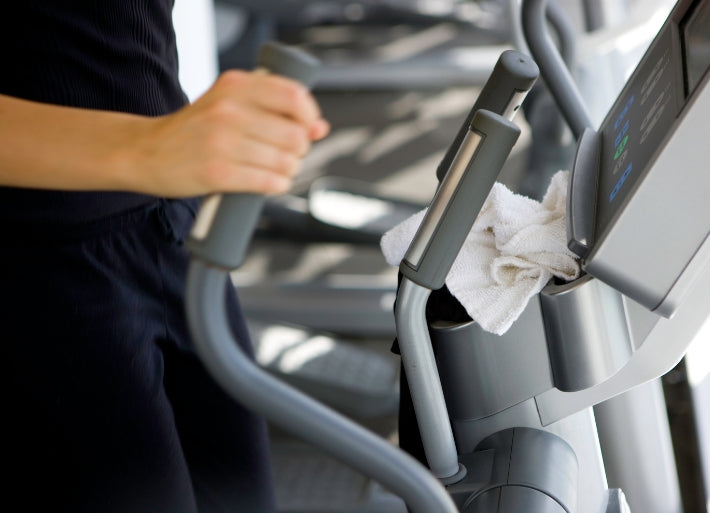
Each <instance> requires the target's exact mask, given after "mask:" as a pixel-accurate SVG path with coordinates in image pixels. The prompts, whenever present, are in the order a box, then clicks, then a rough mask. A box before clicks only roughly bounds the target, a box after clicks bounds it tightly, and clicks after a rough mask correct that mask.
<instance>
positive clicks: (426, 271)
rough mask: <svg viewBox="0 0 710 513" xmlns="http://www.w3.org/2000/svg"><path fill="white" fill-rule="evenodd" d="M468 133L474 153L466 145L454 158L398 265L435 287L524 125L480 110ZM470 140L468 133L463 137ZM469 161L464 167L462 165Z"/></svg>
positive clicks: (441, 282)
mask: <svg viewBox="0 0 710 513" xmlns="http://www.w3.org/2000/svg"><path fill="white" fill-rule="evenodd" d="M470 133H471V134H476V135H474V137H476V138H478V144H477V146H476V148H475V153H473V155H472V157H471V158H470V159H468V158H465V159H464V161H462V158H463V157H462V154H463V153H464V151H463V150H462V151H459V152H458V153H457V155H456V157H455V158H454V160H453V162H452V165H451V170H452V171H453V172H447V173H446V175H445V178H444V181H443V182H442V184H441V186H440V187H439V189H438V191H437V193H436V195H435V196H434V199H433V200H432V202H431V205H430V206H429V210H428V211H427V213H426V215H425V216H424V219H423V220H422V224H421V225H420V227H419V230H418V231H417V233H416V235H415V236H414V240H413V241H412V243H411V245H410V246H409V249H408V250H407V253H406V254H405V257H404V260H402V263H401V265H400V267H399V270H400V271H401V272H402V274H403V275H404V276H406V277H407V278H409V279H410V280H411V281H413V282H414V283H417V284H418V285H421V286H422V287H426V288H428V289H430V290H436V289H439V288H441V287H442V286H443V285H444V281H445V279H446V275H447V274H448V272H449V269H451V265H452V264H453V262H454V260H455V259H456V256H457V255H458V253H459V251H460V249H461V246H462V245H463V242H464V240H465V239H466V236H467V235H468V232H469V231H470V230H471V226H473V222H474V221H475V219H476V217H477V216H478V213H479V212H480V210H481V207H482V206H483V202H484V201H485V200H486V198H487V197H488V194H489V193H490V190H491V188H492V187H493V184H494V183H495V181H496V178H498V174H499V173H500V170H501V168H502V167H503V164H504V163H505V161H506V159H507V158H508V155H509V153H510V151H511V150H512V148H513V145H514V144H515V142H516V141H517V140H518V136H519V135H520V128H518V126H517V125H515V124H514V123H513V122H511V121H509V120H507V119H506V118H504V117H503V116H500V115H498V114H495V113H493V112H490V111H487V110H479V111H477V112H476V113H475V114H474V116H473V120H472V121H471V127H470ZM464 140H466V139H464ZM462 166H465V169H463V171H462V172H458V171H457V170H456V168H458V170H459V171H460V170H461V167H462Z"/></svg>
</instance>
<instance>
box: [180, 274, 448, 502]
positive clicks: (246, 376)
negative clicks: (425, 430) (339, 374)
mask: <svg viewBox="0 0 710 513" xmlns="http://www.w3.org/2000/svg"><path fill="white" fill-rule="evenodd" d="M228 285H229V273H228V272H227V271H224V270H221V269H217V268H215V267H211V266H208V265H207V264H205V263H204V262H202V261H199V260H193V262H192V263H191V264H190V269H189V272H188V282H187V294H186V307H187V317H188V322H189V325H190V329H191V333H192V337H193V339H194V342H195V346H196V348H197V352H198V355H199V356H200V358H201V359H202V361H203V363H204V364H205V366H206V367H207V369H208V370H209V371H210V372H211V373H212V375H213V376H214V378H215V379H216V380H217V382H218V383H220V385H221V386H222V387H223V388H224V389H225V390H226V391H227V392H228V393H229V394H230V395H231V396H232V397H234V398H235V399H236V400H237V401H239V402H240V403H241V404H243V405H244V406H246V407H247V408H249V409H251V410H253V411H254V412H256V413H258V414H260V415H262V416H264V417H265V418H266V419H267V420H268V421H269V422H272V423H274V424H276V425H278V426H279V427H281V428H282V429H284V430H286V431H289V432H291V433H293V434H294V435H296V436H298V437H300V438H301V439H303V440H305V441H307V442H309V443H311V444H313V445H315V446H317V447H319V448H321V449H323V450H325V451H326V452H328V453H329V454H331V455H333V456H334V457H336V458H337V459H339V460H341V461H343V462H345V463H346V464H348V465H350V466H352V467H353V468H355V469H357V470H359V471H360V472H362V473H363V474H365V475H367V476H370V477H372V478H373V479H375V480H376V481H378V482H380V483H381V484H382V485H383V486H385V487H386V488H387V489H389V490H391V491H392V492H393V493H396V494H398V495H399V496H400V497H402V498H403V499H404V501H405V502H406V503H407V505H408V506H409V508H410V510H411V511H413V512H416V513H433V512H440V513H456V511H457V509H456V506H455V504H454V503H453V501H452V500H451V497H449V495H448V493H447V492H446V489H445V488H444V487H443V486H442V484H441V483H440V482H439V481H438V480H436V479H435V478H434V476H432V475H431V473H430V472H429V471H428V470H427V469H426V468H425V467H424V466H423V465H421V464H420V463H419V462H418V461H416V460H415V459H414V458H412V457H411V456H409V455H408V454H406V453H404V452H402V451H400V450H399V449H397V448H396V447H394V446H392V445H391V444H389V443H388V442H386V441H385V440H383V439H382V438H380V437H378V436H376V435H375V434H373V433H371V432H370V431H368V430H366V429H365V428H363V427H361V426H359V425H357V424H355V423H354V422H352V421H350V420H348V419H347V418H345V417H343V416H342V415H340V414H338V413H336V412H334V411H333V410H331V409H329V408H327V407H325V406H323V405H322V404H320V403H318V402H316V401H315V400H313V399H311V398H310V397H308V396H306V395H304V394H302V393H300V392H298V391H297V390H295V389H293V388H291V387H289V386H287V385H285V384H284V383H282V382H281V381H279V380H278V379H276V378H274V377H273V376H270V375H269V374H267V373H266V372H264V371H263V370H261V369H260V368H259V367H258V366H257V365H256V364H254V362H252V361H251V360H250V359H249V358H248V357H247V356H246V355H245V354H244V353H243V352H242V351H241V349H240V348H239V346H238V345H237V343H236V341H235V340H234V338H233V336H232V334H231V332H230V329H229V323H228V318H227V313H226V309H225V307H224V292H225V287H227V286H228ZM230 286H231V285H230Z"/></svg>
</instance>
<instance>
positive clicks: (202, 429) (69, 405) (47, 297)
mask: <svg viewBox="0 0 710 513" xmlns="http://www.w3.org/2000/svg"><path fill="white" fill-rule="evenodd" d="M193 214H194V203H192V202H187V201H160V202H156V203H155V204H153V205H150V206H146V207H141V208H139V209H136V210H133V211H131V212H128V213H124V214H121V215H118V216H114V217H111V218H108V219H104V220H101V221H98V222H92V223H88V224H85V225H82V226H76V225H74V226H70V227H66V226H63V227H62V226H55V225H54V224H53V223H48V225H46V226H41V227H40V226H36V227H33V228H32V229H23V230H15V233H14V234H12V233H11V236H10V237H8V238H6V240H4V241H3V242H2V244H1V245H0V272H1V273H2V279H0V292H1V294H0V347H2V354H1V358H0V361H1V362H2V363H1V365H2V375H3V377H2V380H3V387H2V393H3V400H2V405H1V407H2V423H3V424H4V429H3V431H4V432H5V433H6V434H5V435H4V436H3V438H2V442H0V443H1V444H2V458H1V459H0V461H2V466H3V467H4V470H5V472H4V473H3V475H4V476H5V477H4V478H3V481H4V484H5V486H3V489H4V490H5V491H4V492H3V502H4V503H6V504H13V503H14V504H16V505H18V506H19V509H21V510H24V511H72V512H75V513H78V512H91V513H104V512H114V511H115V512H119V511H120V512H126V513H128V512H130V513H141V512H146V513H148V512H150V513H158V512H160V513H183V512H185V513H194V512H196V511H198V510H199V511H200V512H201V513H212V512H232V513H234V512H241V511H244V512H249V513H251V512H255V513H256V512H270V511H273V510H274V509H275V508H274V505H273V496H272V490H271V475H270V470H269V464H268V445H267V444H268V442H267V435H266V427H265V424H264V423H263V422H262V421H261V420H260V419H258V418H257V417H255V416H254V415H252V414H251V413H250V412H248V411H246V410H245V409H244V408H242V407H241V406H239V405H237V404H236V403H234V402H233V401H232V400H231V399H230V398H229V397H227V396H226V394H224V393H223V392H222V390H221V389H220V388H219V387H218V386H217V385H216V384H215V383H214V382H213V381H212V379H211V377H210V376H209V375H207V373H206V372H205V370H204V369H203V367H202V365H201V363H200V362H199V361H198V359H197V358H196V356H195V355H194V353H193V352H192V348H191V343H190V340H189V336H188V333H187V327H186V324H185V318H184V315H183V308H184V307H183V289H184V278H185V271H186V266H187V253H186V251H185V250H184V248H183V246H182V239H183V238H184V236H185V235H186V233H187V231H188V230H189V226H190V225H191V223H192V217H193ZM229 289H230V290H228V291H226V293H227V294H228V304H229V307H230V308H231V311H232V316H231V318H232V319H233V320H234V323H233V324H234V326H233V330H234V333H235V335H236V337H237V338H238V340H240V342H241V343H242V344H243V346H244V347H245V348H247V349H248V348H249V339H248V335H247V331H246V328H245V326H244V323H243V320H242V316H241V312H240V310H239V305H238V303H237V300H236V295H235V294H234V293H233V291H232V290H231V287H230V288H229ZM248 350H249V349H248Z"/></svg>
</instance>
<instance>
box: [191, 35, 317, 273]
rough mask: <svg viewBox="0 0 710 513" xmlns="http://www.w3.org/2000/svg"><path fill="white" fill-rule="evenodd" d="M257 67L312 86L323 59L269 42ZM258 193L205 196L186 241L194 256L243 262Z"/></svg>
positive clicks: (259, 203) (230, 264)
mask: <svg viewBox="0 0 710 513" xmlns="http://www.w3.org/2000/svg"><path fill="white" fill-rule="evenodd" d="M258 62H259V64H258V67H259V68H261V69H264V70H266V71H268V72H270V73H274V74H278V75H282V76H285V77H288V78H291V79H293V80H297V81H299V82H301V83H302V84H304V85H305V86H307V87H310V86H312V85H313V83H314V81H315V78H316V75H317V73H318V70H319V68H320V62H319V61H318V60H317V59H316V58H315V57H313V56H312V55H310V54H307V53H305V52H303V51H301V50H299V49H297V48H294V47H289V46H286V45H283V44H280V43H277V42H268V43H266V44H265V45H264V46H263V47H262V48H261V51H260V53H259V61H258ZM264 199H265V198H264V196H261V195H258V194H241V193H240V194H222V195H212V196H208V197H207V198H205V200H204V201H203V204H202V207H201V208H200V211H199V212H198V214H197V220H196V222H195V226H194V227H193V230H192V232H191V234H190V237H189V239H188V241H187V246H188V249H189V250H190V252H191V253H192V255H193V257H197V258H200V259H202V260H203V261H206V262H209V263H210V264H212V265H216V266H218V267H222V268H224V269H230V270H231V269H236V268H238V267H239V266H240V265H241V264H242V262H243V261H244V257H245V255H246V250H247V247H248V246H249V242H250V241H251V237H252V235H253V233H254V229H255V228H256V223H257V222H258V220H259V217H260V215H261V210H262V208H263V206H264Z"/></svg>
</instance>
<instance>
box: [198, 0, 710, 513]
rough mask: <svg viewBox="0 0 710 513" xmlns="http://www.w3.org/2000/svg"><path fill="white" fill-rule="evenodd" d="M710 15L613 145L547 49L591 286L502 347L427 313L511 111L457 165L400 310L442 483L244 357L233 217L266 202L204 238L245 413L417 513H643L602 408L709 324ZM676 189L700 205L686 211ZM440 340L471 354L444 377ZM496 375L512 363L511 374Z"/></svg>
mask: <svg viewBox="0 0 710 513" xmlns="http://www.w3.org/2000/svg"><path fill="white" fill-rule="evenodd" d="M542 3H543V4H544V2H542ZM540 4H541V2H524V4H523V5H524V8H526V9H531V10H535V9H536V8H539V5H540ZM709 9H710V3H709V2H707V1H705V0H699V1H698V0H696V1H694V2H693V1H690V0H681V1H679V2H678V4H677V5H676V7H675V9H674V10H673V12H672V13H671V15H670V17H669V18H668V20H667V22H666V23H665V24H664V26H663V28H662V29H661V31H660V32H659V35H658V36H657V38H656V39H655V40H654V42H653V43H652V45H651V47H650V48H649V50H648V52H647V53H646V55H645V56H644V58H643V59H642V60H641V63H640V64H639V66H638V67H637V69H636V71H635V72H634V73H633V74H632V76H631V78H630V79H629V81H628V82H627V85H626V86H625V88H624V90H623V91H622V93H621V94H620V96H619V99H618V100H617V101H616V102H615V103H614V106H613V107H612V108H611V110H610V113H609V115H608V116H607V118H606V119H605V120H604V122H603V123H602V125H601V126H600V128H598V129H594V127H593V126H592V124H591V122H590V121H589V118H588V116H587V115H586V113H585V111H584V108H583V103H582V102H581V101H580V99H579V98H578V96H576V95H575V92H574V91H575V89H574V87H573V86H572V85H571V81H570V80H569V77H567V76H566V75H565V73H566V71H565V69H564V67H563V66H557V65H556V64H555V63H554V60H555V54H554V53H553V52H552V51H550V52H547V53H546V51H545V50H543V51H542V52H540V51H539V50H537V49H535V48H533V47H534V46H535V44H534V43H533V44H531V45H530V46H531V50H532V51H533V53H534V54H537V55H535V58H536V60H537V62H538V64H539V65H540V69H541V71H542V75H543V78H544V79H545V80H546V81H547V83H548V85H550V86H551V84H553V83H555V84H564V85H563V86H562V89H561V90H560V91H557V92H555V97H556V98H558V99H559V100H560V101H561V103H562V106H563V113H564V114H565V117H566V118H567V119H568V121H569V124H570V126H571V128H572V130H573V132H574V133H575V135H576V137H578V139H579V143H578V150H577V156H576V159H575V166H574V169H573V171H572V174H571V182H570V183H571V186H570V191H569V194H568V198H569V208H568V221H569V226H568V235H569V243H570V248H571V249H573V250H574V251H575V252H577V253H578V255H579V256H580V258H581V260H582V264H583V268H584V270H585V275H584V276H583V277H582V278H580V279H578V280H576V281H575V282H572V283H551V284H549V285H548V287H547V288H546V289H545V290H543V292H542V293H541V294H540V297H539V301H533V302H531V303H530V305H529V308H528V310H526V312H524V314H523V317H521V319H519V321H518V322H517V323H516V324H517V328H516V326H515V325H514V328H511V331H509V332H508V333H509V334H510V335H509V336H508V335H506V336H505V337H503V338H500V339H497V340H488V341H486V336H487V335H486V334H485V333H483V332H481V330H480V329H477V326H476V325H475V323H473V322H467V323H459V324H452V323H449V322H446V320H445V319H440V320H436V321H435V322H431V323H429V324H427V322H426V319H425V318H424V315H423V305H424V304H425V302H426V299H427V297H428V294H429V292H430V291H431V290H433V288H435V287H436V286H437V285H438V284H439V283H440V282H441V281H442V280H443V278H442V273H443V274H444V275H445V271H446V268H447V261H448V260H450V259H451V258H453V257H452V256H451V255H452V254H453V255H454V256H455V253H456V252H457V250H458V248H453V249H452V245H453V244H450V241H455V240H458V239H459V238H460V236H461V235H460V234H461V232H462V231H463V228H462V227H461V226H462V225H464V226H465V225H466V224H467V223H469V222H470V223H472V222H473V218H475V214H476V211H475V209H473V210H474V211H473V212H466V213H461V211H462V210H467V209H463V208H462V207H460V206H457V205H459V202H458V201H460V199H459V198H464V204H465V203H468V202H470V201H473V200H472V199H471V198H470V197H469V196H468V195H467V194H473V195H474V196H475V197H478V198H479V201H482V200H481V199H480V197H481V195H482V194H483V193H484V192H486V191H487V189H485V184H486V183H487V182H486V180H488V181H490V179H491V174H496V173H497V169H496V168H497V167H499V166H500V165H501V164H502V161H504V160H505V157H506V154H507V152H508V151H509V149H510V147H511V146H512V144H513V143H514V140H515V138H516V128H515V126H514V125H512V124H511V123H510V121H508V120H507V119H506V118H505V116H503V115H502V114H504V112H494V111H492V110H490V109H479V110H478V111H477V112H476V113H474V116H473V118H472V120H471V123H470V125H468V126H466V135H467V136H468V135H469V133H470V134H473V135H471V136H468V137H464V141H462V143H461V145H460V148H461V152H457V155H459V156H461V158H462V159H463V158H464V156H470V157H471V158H470V160H468V162H466V161H465V160H466V159H464V160H463V161H459V160H458V159H456V158H455V159H454V161H453V162H452V163H451V166H449V170H448V171H447V172H446V173H445V175H444V178H443V180H442V185H441V187H440V188H439V193H438V195H437V198H436V199H435V200H434V201H433V202H432V206H435V205H436V208H432V209H430V211H431V212H433V214H431V217H430V218H429V219H428V220H425V226H428V227H429V228H427V229H425V230H423V231H422V232H420V233H423V234H424V235H421V236H418V237H417V238H415V241H414V242H413V244H412V246H411V247H410V250H409V252H408V254H407V257H405V261H404V262H403V265H402V267H401V271H402V273H403V275H404V276H405V278H406V280H403V285H402V286H401V287H400V293H399V297H398V307H397V312H396V319H397V327H398V334H399V339H400V345H401V346H402V348H403V359H404V362H405V369H406V372H407V378H408V381H409V382H410V386H411V387H412V390H413V391H416V392H415V395H416V397H415V401H414V405H415V409H416V410H417V414H418V418H419V419H420V420H419V422H418V423H419V428H420V431H421V434H422V441H423V444H424V446H425V449H426V453H427V461H428V464H429V467H430V470H426V469H424V467H422V466H421V465H420V464H418V463H417V462H415V461H414V460H412V459H411V458H409V457H407V456H406V455H405V454H403V453H401V452H399V451H397V450H396V449H395V448H393V447H391V446H390V445H389V444H387V443H386V442H384V441H382V440H380V439H378V438H377V437H374V436H372V435H371V434H370V433H368V432H366V431H365V430H362V429H360V428H358V427H357V426H355V425H353V424H352V423H350V422H348V421H347V420H345V419H344V418H342V417H340V416H338V415H335V414H334V413H333V412H332V411H330V410H328V409H325V408H323V407H322V406H320V405H319V404H317V403H315V402H313V401H311V400H310V399H308V398H306V397H304V396H302V395H301V394H298V393H296V392H295V391H293V390H292V389H290V388H288V387H285V386H284V385H283V384H281V383H280V382H278V381H276V380H274V379H273V378H271V377H270V376H267V375H265V374H264V373H263V372H261V371H260V370H259V369H257V368H256V367H255V366H254V365H253V364H251V362H249V361H248V360H247V359H246V358H245V357H244V355H241V354H240V353H239V351H238V349H237V348H236V347H235V346H234V345H233V344H232V342H231V340H230V335H229V331H228V329H227V322H226V319H225V318H224V312H223V311H222V310H221V309H220V308H219V307H215V305H219V303H220V302H221V300H222V292H223V290H224V287H225V286H226V284H227V283H228V275H229V270H230V269H233V268H234V267H235V266H238V265H239V263H240V259H241V258H242V257H243V247H244V246H245V240H246V239H248V236H247V237H243V238H236V239H235V237H234V231H235V226H233V224H237V223H231V222H230V218H232V219H235V220H239V223H242V222H243V220H244V219H245V218H248V217H249V215H250V214H249V211H250V209H254V206H253V204H254V203H257V204H258V202H259V200H258V199H254V198H253V197H248V198H244V197H237V198H235V201H234V202H231V201H228V200H229V197H227V196H224V197H220V196H216V197H213V198H210V199H208V200H207V201H206V202H205V204H204V206H203V208H202V210H201V212H200V216H199V217H198V221H197V223H196V226H195V229H194V230H193V241H192V242H191V248H192V251H193V255H194V259H193V263H192V266H191V270H190V279H189V282H190V283H189V290H188V296H187V300H188V316H189V320H190V323H191V326H192V329H193V334H194V336H195V340H196V343H197V344H198V350H199V352H200V355H201V357H202V358H203V360H204V361H205V363H206V365H207V366H208V368H210V369H211V370H212V372H213V373H214V374H215V376H216V378H217V379H218V381H219V382H220V383H222V385H223V386H224V387H225V388H226V389H227V390H228V391H229V392H230V393H231V394H233V395H234V396H235V397H237V398H238V399H239V400H240V401H241V402H243V403H244V404H246V405H247V406H249V407H251V408H253V409H254V410H256V411H257V412H259V413H261V414H263V415H264V416H265V417H266V418H267V419H269V420H270V421H272V422H274V423H276V424H279V425H281V426H283V427H284V428H285V429H288V430H289V431H292V432H295V433H296V434H297V435H298V436H300V437H302V438H303V439H305V440H308V441H310V442H312V443H314V444H316V445H317V446H319V447H322V448H325V449H326V450H327V451H329V452H330V453H332V454H333V455H335V456H336V457H338V458H339V459H341V460H343V461H345V462H347V463H348V464H350V465H352V466H353V467H354V468H357V469H359V470H361V471H362V472H363V473H365V474H367V475H370V476H373V477H374V478H375V479H377V480H378V481H379V482H381V483H382V484H383V485H384V486H386V487H387V488H388V489H390V490H392V491H393V492H395V493H397V494H399V495H400V496H402V497H403V498H404V499H405V501H406V502H407V504H408V505H409V507H410V508H411V510H412V511H422V512H424V511H427V512H431V511H447V512H448V511H458V510H462V511H470V512H473V511H499V512H508V511H568V512H571V511H579V512H587V511H590V512H601V511H606V512H609V513H611V512H617V511H618V512H623V511H627V510H628V505H627V503H626V500H625V498H624V496H623V493H622V492H621V491H619V490H616V489H611V490H610V489H609V488H608V486H607V483H606V479H605V474H604V462H603V461H602V458H601V450H600V447H599V445H598V438H597V427H596V423H595V421H594V412H593V410H592V408H593V406H594V405H597V404H600V403H602V402H604V401H606V400H608V399H611V398H613V397H616V396H619V395H620V394H622V393H624V392H626V391H628V390H631V389H635V388H636V387H638V386H640V385H643V384H644V383H648V382H650V381H652V380H654V379H656V378H657V377H658V376H660V375H662V374H664V373H665V372H667V371H668V370H670V369H671V368H672V367H673V366H674V365H675V364H676V363H677V362H678V361H679V360H680V359H681V358H682V357H683V355H684V354H685V352H686V351H687V348H688V345H689V344H690V341H691V340H692V339H693V337H694V336H695V334H696V333H697V332H698V330H699V329H700V327H701V326H702V325H703V324H704V323H705V321H706V319H707V317H708V306H709V305H708V302H707V290H708V285H710V258H709V256H708V252H709V251H710V246H709V245H708V244H707V235H708V228H707V219H708V218H709V216H708V213H709V212H708V207H707V203H705V202H704V198H705V197H707V193H708V192H709V191H710V188H709V187H708V183H707V173H703V168H702V165H703V164H704V159H703V149H704V148H703V144H702V143H703V141H702V133H703V132H702V130H700V129H699V127H701V126H702V124H703V119H702V118H703V116H706V115H707V114H708V112H710V104H709V103H708V102H710V88H709V87H708V82H709V81H710V79H709V78H708V73H707V69H708V67H709V66H710V60H709V59H708V53H706V52H705V50H704V49H705V48H706V45H707V34H709V33H710V30H708V10H709ZM523 18H526V16H524V17H523ZM531 18H532V17H531ZM538 19H539V18H538ZM538 29H539V27H538ZM538 29H533V31H535V30H538ZM538 31H539V30H538ZM539 32H540V31H539ZM548 58H550V59H551V62H548V61H547V60H546V59H548ZM296 67H297V68H298V69H299V71H298V73H301V70H302V69H303V67H304V66H303V65H302V63H301V64H299V65H298V66H296ZM276 71H277V72H282V70H281V69H277V70H276ZM513 94H514V91H512V92H511V95H510V96H512V95H513ZM642 107H643V108H642ZM494 110H496V109H494ZM476 134H478V136H476ZM617 141H618V143H617ZM614 143H617V144H614ZM464 148H465V150H464ZM621 159H623V160H621ZM679 163H681V164H679ZM457 169H458V172H456V173H454V172H452V171H454V170H457ZM483 170H487V171H488V172H489V173H491V174H487V173H486V176H485V177H483V176H482V175H483V174H484V173H483ZM493 178H495V177H493ZM471 184H473V185H471ZM467 191H468V193H467V194H463V193H464V192H467ZM669 191H673V193H674V194H675V195H680V196H682V200H680V201H679V200H676V201H669V198H668V194H669ZM459 194H462V195H461V196H459ZM220 198H221V199H220ZM244 200H246V201H249V202H251V203H252V206H250V207H249V209H246V210H245V209H244V206H243V205H244V203H243V201H244ZM457 200H458V201H457ZM658 205H663V208H658ZM232 216H233V217H232ZM466 216H468V217H466ZM253 217H254V215H252V218H253ZM679 228H682V229H679ZM237 239H238V240H237ZM669 240H670V241H672V243H669ZM235 241H236V242H235ZM418 282H421V283H418ZM430 330H431V334H430ZM477 331H478V333H476V332H477ZM437 340H439V341H444V343H441V344H438V345H439V350H440V351H441V348H443V351H444V352H446V351H451V354H450V355H449V357H448V358H447V355H446V354H444V353H442V352H439V354H438V355H437V357H438V362H437V361H436V360H435V359H434V357H433V351H432V347H436V346H437ZM432 344H433V345H432ZM493 362H502V364H501V365H503V367H498V368H496V370H495V372H494V371H493ZM437 363H438V366H437ZM433 476H436V479H435V478H434V477H433ZM442 483H443V484H442ZM444 485H446V487H444Z"/></svg>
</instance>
